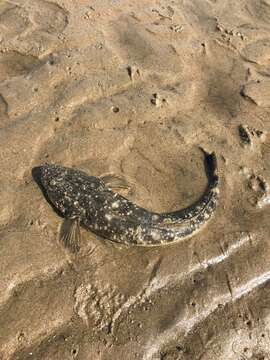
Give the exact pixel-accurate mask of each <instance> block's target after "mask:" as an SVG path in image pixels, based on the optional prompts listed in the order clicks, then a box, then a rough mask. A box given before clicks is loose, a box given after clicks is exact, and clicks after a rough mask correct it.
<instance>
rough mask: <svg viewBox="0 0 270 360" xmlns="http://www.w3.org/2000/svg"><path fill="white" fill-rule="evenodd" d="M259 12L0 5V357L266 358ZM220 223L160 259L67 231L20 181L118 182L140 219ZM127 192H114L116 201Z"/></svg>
mask: <svg viewBox="0 0 270 360" xmlns="http://www.w3.org/2000/svg"><path fill="white" fill-rule="evenodd" d="M269 18H270V1H269V0H239V1H230V0H227V1H214V0H208V1H202V0H200V1H199V0H194V1H168V0H166V1H165V0H164V1H162V0H161V1H151V0H140V1H130V0H127V1H113V0H105V1H97V0H96V1H92V2H90V1H86V0H80V1H71V0H61V1H60V0H59V1H55V0H54V1H51V2H49V1H43V0H42V1H41V0H34V1H33V0H31V1H30V0H10V1H1V2H0V164H1V173H0V192H1V194H0V205H1V206H0V209H1V210H0V273H1V277H0V359H1V360H7V359H12V360H15V359H17V360H18V359H29V360H30V359H48V360H55V359H73V358H76V359H82V360H85V359H87V360H88V359H91V360H92V359H102V360H114V359H129V360H133V359H142V360H150V359H166V360H168V359H170V360H171V359H181V360H182V359H183V360H199V359H200V360H212V359H213V360H228V359H245V360H246V359H253V360H266V359H270V311H269V310H270V285H269V284H270V282H269V279H270V245H269V233H270V228H269V215H270V189H269V184H270V165H269V164H270V133H269V132H270V91H269V90H270V80H269V79H270V63H269V58H270V40H269V39H270V38H269V32H270V25H269ZM199 147H203V148H204V149H206V150H207V151H215V152H216V154H217V158H218V167H219V175H220V179H221V184H220V200H219V204H218V207H217V210H216V214H215V216H214V218H213V219H212V220H211V221H210V222H209V224H208V225H207V227H205V228H204V229H202V231H200V232H199V233H198V234H196V235H195V236H194V237H192V238H191V239H187V240H184V241H182V242H179V243H178V244H174V245H171V246H160V247H155V248H140V247H139V248H138V247H125V246H119V245H113V244H112V243H110V242H108V241H106V240H103V239H101V238H99V237H97V236H95V235H93V234H91V233H90V232H86V231H85V230H82V242H81V250H80V252H79V254H77V255H76V256H74V255H72V254H70V253H69V252H68V251H67V250H66V249H64V248H63V246H62V244H61V243H59V241H58V232H59V226H60V224H61V221H62V220H61V218H60V217H59V216H58V215H57V214H56V213H55V212H54V211H53V210H52V208H51V207H50V205H49V204H48V203H47V202H46V200H45V199H44V197H43V195H42V193H41V192H40V189H39V188H38V186H37V184H36V183H35V182H34V180H33V178H32V174H31V171H32V168H33V167H34V166H38V165H40V164H43V163H45V162H49V163H57V164H61V165H64V166H74V167H76V168H79V169H82V170H84V171H86V172H88V173H89V174H91V175H94V176H101V175H104V174H112V175H116V176H121V177H123V178H124V179H125V181H126V182H127V183H128V184H129V191H126V192H125V193H123V194H125V195H126V196H127V197H128V198H129V199H131V200H132V201H134V202H136V203H137V204H139V205H141V206H144V207H145V208H147V209H149V210H155V211H160V212H164V211H172V210H176V209H180V208H184V207H186V206H188V205H190V204H191V203H192V202H194V201H195V200H196V199H197V198H198V197H199V196H200V195H201V194H202V192H203V190H204V188H205V186H206V181H207V179H206V177H205V173H204V167H203V158H202V154H201V151H200V150H199ZM123 191H125V190H123Z"/></svg>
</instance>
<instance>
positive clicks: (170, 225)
mask: <svg viewBox="0 0 270 360" xmlns="http://www.w3.org/2000/svg"><path fill="white" fill-rule="evenodd" d="M204 155H205V169H206V174H207V178H208V184H207V187H206V189H205V191H204V193H203V195H202V196H201V197H200V198H199V200H198V201H196V202H195V203H194V204H192V205H191V206H189V207H187V208H185V209H182V210H179V211H174V212H168V213H154V212H150V211H147V210H146V209H144V208H142V207H140V206H137V205H136V204H134V203H133V202H131V201H129V200H128V199H126V198H125V197H123V196H121V195H120V194H118V193H116V192H114V191H112V189H111V188H110V187H108V186H106V184H105V183H104V182H103V181H102V180H101V179H99V178H97V177H94V176H89V175H87V174H86V173H84V172H82V171H80V170H75V169H73V168H66V167H62V166H57V165H49V164H46V165H43V166H40V167H39V169H40V180H41V184H42V187H43V188H44V190H45V193H46V195H47V197H48V199H49V201H50V202H51V204H52V205H53V207H54V208H56V209H57V210H58V212H60V214H61V215H62V216H63V217H64V218H65V219H68V220H69V221H70V223H71V224H73V223H76V224H77V226H76V229H77V230H78V229H79V225H81V226H83V227H84V228H86V229H87V230H90V231H92V232H93V233H95V234H97V235H99V236H101V237H103V238H106V239H109V240H111V241H114V242H118V243H123V244H126V245H141V246H154V245H162V244H168V243H172V242H175V241H179V240H181V239H184V238H186V237H189V236H191V235H192V234H194V233H195V232H196V231H198V230H199V229H200V228H201V227H202V225H204V224H205V223H207V222H208V220H209V219H210V218H211V216H212V215H213V213H214V210H215V208H216V205H217V200H218V176H217V166H216V157H215V154H213V153H212V154H208V153H206V152H204ZM72 228H73V229H74V227H73V226H71V227H69V230H68V232H71V233H72V232H73V233H76V232H77V230H75V231H74V230H73V231H71V229H72ZM63 239H64V240H65V243H66V245H67V246H70V247H71V248H73V250H74V249H76V248H77V245H76V244H74V242H76V240H75V239H76V236H75V237H74V236H63Z"/></svg>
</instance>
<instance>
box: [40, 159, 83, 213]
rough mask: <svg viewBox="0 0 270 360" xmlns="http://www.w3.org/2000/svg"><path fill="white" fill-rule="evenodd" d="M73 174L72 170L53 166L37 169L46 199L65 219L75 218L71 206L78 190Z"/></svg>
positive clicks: (47, 165)
mask: <svg viewBox="0 0 270 360" xmlns="http://www.w3.org/2000/svg"><path fill="white" fill-rule="evenodd" d="M73 172H74V170H73V169H69V168H66V167H63V166H59V165H53V164H45V165H42V166H40V167H39V174H40V176H39V178H40V182H41V185H42V187H43V189H44V190H45V193H46V195H47V197H48V198H49V200H50V202H51V203H52V205H53V206H54V207H55V208H56V209H57V210H58V211H60V213H61V214H62V215H63V216H65V217H72V216H75V213H74V210H76V209H75V208H74V205H73V204H74V202H75V201H76V195H77V194H78V191H79V190H78V184H76V182H75V181H74V178H75V177H74V174H73ZM75 204H76V203H75Z"/></svg>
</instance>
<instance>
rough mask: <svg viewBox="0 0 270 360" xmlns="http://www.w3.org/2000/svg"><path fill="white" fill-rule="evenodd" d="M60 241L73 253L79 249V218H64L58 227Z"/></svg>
mask: <svg viewBox="0 0 270 360" xmlns="http://www.w3.org/2000/svg"><path fill="white" fill-rule="evenodd" d="M59 239H60V241H61V242H62V243H63V244H64V246H65V247H66V248H68V249H69V250H70V251H72V252H73V253H76V252H78V251H79V250H80V246H79V244H80V240H81V232H80V220H79V219H65V220H64V221H63V223H62V225H61V228H60V234H59Z"/></svg>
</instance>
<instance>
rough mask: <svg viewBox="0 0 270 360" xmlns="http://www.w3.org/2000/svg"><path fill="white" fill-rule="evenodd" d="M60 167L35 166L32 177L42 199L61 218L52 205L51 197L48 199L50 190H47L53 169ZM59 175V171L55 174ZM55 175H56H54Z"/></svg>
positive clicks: (60, 214)
mask: <svg viewBox="0 0 270 360" xmlns="http://www.w3.org/2000/svg"><path fill="white" fill-rule="evenodd" d="M56 168H58V170H59V169H60V167H57V166H56V165H50V164H45V165H40V166H35V167H33V168H32V177H33V179H34V181H35V182H36V184H37V185H38V187H39V189H40V191H41V192H42V194H43V196H44V198H45V199H46V200H47V202H48V203H49V204H50V205H51V207H52V208H53V210H54V211H55V212H56V213H57V214H58V215H59V216H61V217H63V214H62V213H61V212H60V211H59V210H58V209H57V207H56V206H55V204H54V203H53V201H52V199H51V197H50V195H49V194H50V189H49V181H50V180H51V179H52V178H51V177H50V176H53V171H54V170H53V169H56ZM57 174H59V171H58V172H57ZM55 175H56V173H55Z"/></svg>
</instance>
